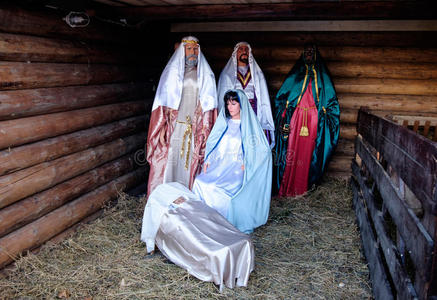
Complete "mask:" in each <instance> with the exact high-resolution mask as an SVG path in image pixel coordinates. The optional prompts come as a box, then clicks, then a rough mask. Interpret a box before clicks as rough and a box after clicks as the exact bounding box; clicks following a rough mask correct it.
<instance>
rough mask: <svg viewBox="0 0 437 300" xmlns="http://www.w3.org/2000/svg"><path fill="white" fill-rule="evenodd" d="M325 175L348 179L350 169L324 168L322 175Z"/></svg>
mask: <svg viewBox="0 0 437 300" xmlns="http://www.w3.org/2000/svg"><path fill="white" fill-rule="evenodd" d="M324 176H325V177H332V178H336V179H340V180H344V181H349V180H350V178H351V171H350V170H348V171H330V170H329V169H328V170H326V173H325V175H324Z"/></svg>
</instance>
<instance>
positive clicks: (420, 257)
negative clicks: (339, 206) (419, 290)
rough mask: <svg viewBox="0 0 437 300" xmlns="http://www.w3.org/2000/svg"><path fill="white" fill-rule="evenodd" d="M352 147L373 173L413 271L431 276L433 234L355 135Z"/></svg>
mask: <svg viewBox="0 0 437 300" xmlns="http://www.w3.org/2000/svg"><path fill="white" fill-rule="evenodd" d="M355 149H356V151H357V153H358V155H359V156H360V157H361V159H362V161H363V163H364V165H365V166H366V168H367V169H368V170H369V172H370V173H371V174H372V178H373V179H374V181H375V183H376V185H377V187H378V190H379V193H380V194H381V197H382V198H383V199H384V200H383V201H384V207H386V208H387V210H388V212H389V213H390V215H391V217H392V220H393V222H394V223H395V225H396V227H397V230H398V231H399V234H400V235H401V237H402V239H403V240H404V241H405V244H406V247H407V249H408V250H409V253H410V257H411V260H412V261H413V263H414V266H415V269H416V271H417V272H418V273H420V274H421V275H423V277H424V278H429V277H430V276H431V274H430V273H431V261H432V254H433V249H434V241H433V240H432V237H431V236H430V235H429V233H428V232H427V231H426V228H425V227H424V226H423V224H422V223H421V222H420V220H419V219H418V218H417V217H416V215H415V214H414V212H413V211H412V210H411V209H409V208H408V207H407V205H406V204H405V201H403V200H401V199H400V198H399V196H398V193H397V191H396V187H395V186H394V185H393V183H392V181H391V180H390V177H389V175H388V174H387V172H386V171H385V170H384V168H383V167H382V165H381V164H380V163H379V162H378V160H377V159H376V158H375V157H374V156H373V155H372V153H371V150H370V149H369V148H368V147H367V146H366V145H365V144H364V142H363V140H362V139H360V138H357V139H356V143H355ZM425 176H426V174H422V175H421V176H419V177H420V178H423V177H425Z"/></svg>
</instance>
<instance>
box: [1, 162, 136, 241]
mask: <svg viewBox="0 0 437 300" xmlns="http://www.w3.org/2000/svg"><path fill="white" fill-rule="evenodd" d="M134 166H135V161H134V155H133V154H129V155H126V156H123V157H121V158H119V159H116V160H113V161H110V162H108V163H106V164H104V165H102V166H100V167H98V168H95V169H92V170H91V171H88V172H86V173H84V174H82V175H79V176H77V177H74V178H73V179H71V180H68V181H66V182H63V183H60V184H58V185H56V186H54V187H53V188H50V189H48V190H45V191H42V192H40V193H38V194H35V195H33V196H30V197H28V198H25V199H23V200H21V201H18V202H15V203H14V204H12V205H9V206H8V207H5V208H3V209H2V210H0V237H2V236H4V235H6V234H8V233H9V232H11V231H14V230H16V229H17V228H20V227H22V226H23V225H26V224H28V223H30V222H32V221H34V220H36V219H38V218H39V217H41V216H43V215H45V214H47V213H48V212H50V211H52V210H54V209H56V208H58V207H60V206H62V205H64V204H65V203H67V202H69V201H70V200H72V199H75V198H77V197H79V196H81V195H83V194H85V193H88V192H90V191H92V190H94V189H96V188H98V187H99V186H101V185H103V184H105V183H107V182H109V181H111V180H114V179H116V178H117V177H120V176H122V175H124V174H126V173H128V172H130V171H132V169H133V168H134Z"/></svg>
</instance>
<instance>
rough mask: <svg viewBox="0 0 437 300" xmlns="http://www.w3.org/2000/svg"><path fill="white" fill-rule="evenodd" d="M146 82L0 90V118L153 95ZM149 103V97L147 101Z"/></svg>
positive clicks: (6, 118)
mask: <svg viewBox="0 0 437 300" xmlns="http://www.w3.org/2000/svg"><path fill="white" fill-rule="evenodd" d="M152 94H153V92H152V85H151V84H150V83H145V82H141V83H120V84H104V85H91V86H74V87H59V88H47V89H30V90H15V91H3V92H1V93H0V121H1V120H9V119H17V118H23V117H29V116H34V115H42V114H48V113H54V112H61V111H68V110H74V109H79V108H86V107H93V106H98V105H104V104H112V103H117V102H122V101H132V100H140V99H141V100H143V99H145V98H149V97H150V98H153V95H152ZM149 101H150V102H152V100H149Z"/></svg>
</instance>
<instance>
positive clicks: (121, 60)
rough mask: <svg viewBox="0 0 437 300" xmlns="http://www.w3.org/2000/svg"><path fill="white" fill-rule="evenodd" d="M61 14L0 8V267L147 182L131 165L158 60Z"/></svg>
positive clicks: (107, 31) (117, 30)
mask: <svg viewBox="0 0 437 300" xmlns="http://www.w3.org/2000/svg"><path fill="white" fill-rule="evenodd" d="M65 14H66V13H65ZM63 16H64V15H63V14H59V13H58V12H57V11H53V10H46V11H42V10H38V11H36V10H31V9H29V8H26V9H22V8H19V7H16V6H8V5H0V268H2V267H4V266H6V265H7V264H9V263H11V262H13V260H14V259H15V258H16V257H17V256H19V255H20V254H21V253H24V252H25V251H26V250H32V249H34V248H37V247H39V246H40V245H41V244H43V243H44V242H45V241H47V240H49V239H52V238H54V237H57V236H65V233H68V232H71V231H72V229H74V228H76V227H77V224H79V223H80V222H82V221H84V220H85V221H86V220H88V219H90V218H93V216H96V215H98V214H96V213H97V212H99V211H100V210H101V207H102V205H104V204H105V203H107V202H108V201H110V200H112V199H115V198H116V197H117V195H118V192H120V191H123V190H128V189H132V188H134V187H136V186H138V185H140V184H142V183H144V182H145V180H146V173H147V172H146V171H147V170H146V169H145V166H143V164H142V163H141V162H139V161H138V159H136V158H137V156H138V154H141V153H140V152H141V151H142V149H144V144H145V139H146V125H147V124H146V123H147V117H146V111H147V112H148V111H150V106H151V103H152V100H151V99H152V97H153V90H152V87H153V82H151V79H152V78H154V77H156V76H155V75H154V74H155V73H156V70H157V69H160V68H161V65H160V64H161V62H160V61H159V60H158V59H156V58H155V59H154V61H155V62H156V64H155V65H154V64H147V61H152V60H151V59H150V57H149V59H147V58H148V53H147V50H146V51H143V50H144V48H142V46H141V45H138V44H134V43H133V42H134V41H135V40H134V39H132V40H131V41H132V42H130V39H129V38H130V37H132V36H135V35H136V36H138V35H139V33H138V32H135V31H133V30H131V29H126V28H123V27H121V26H114V25H112V24H109V23H104V22H100V23H99V22H98V21H97V20H95V19H92V20H91V24H90V26H89V27H86V28H70V27H69V26H68V25H67V24H66V23H65V22H64V21H63V20H62V17H63ZM157 67H158V68H157Z"/></svg>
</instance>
